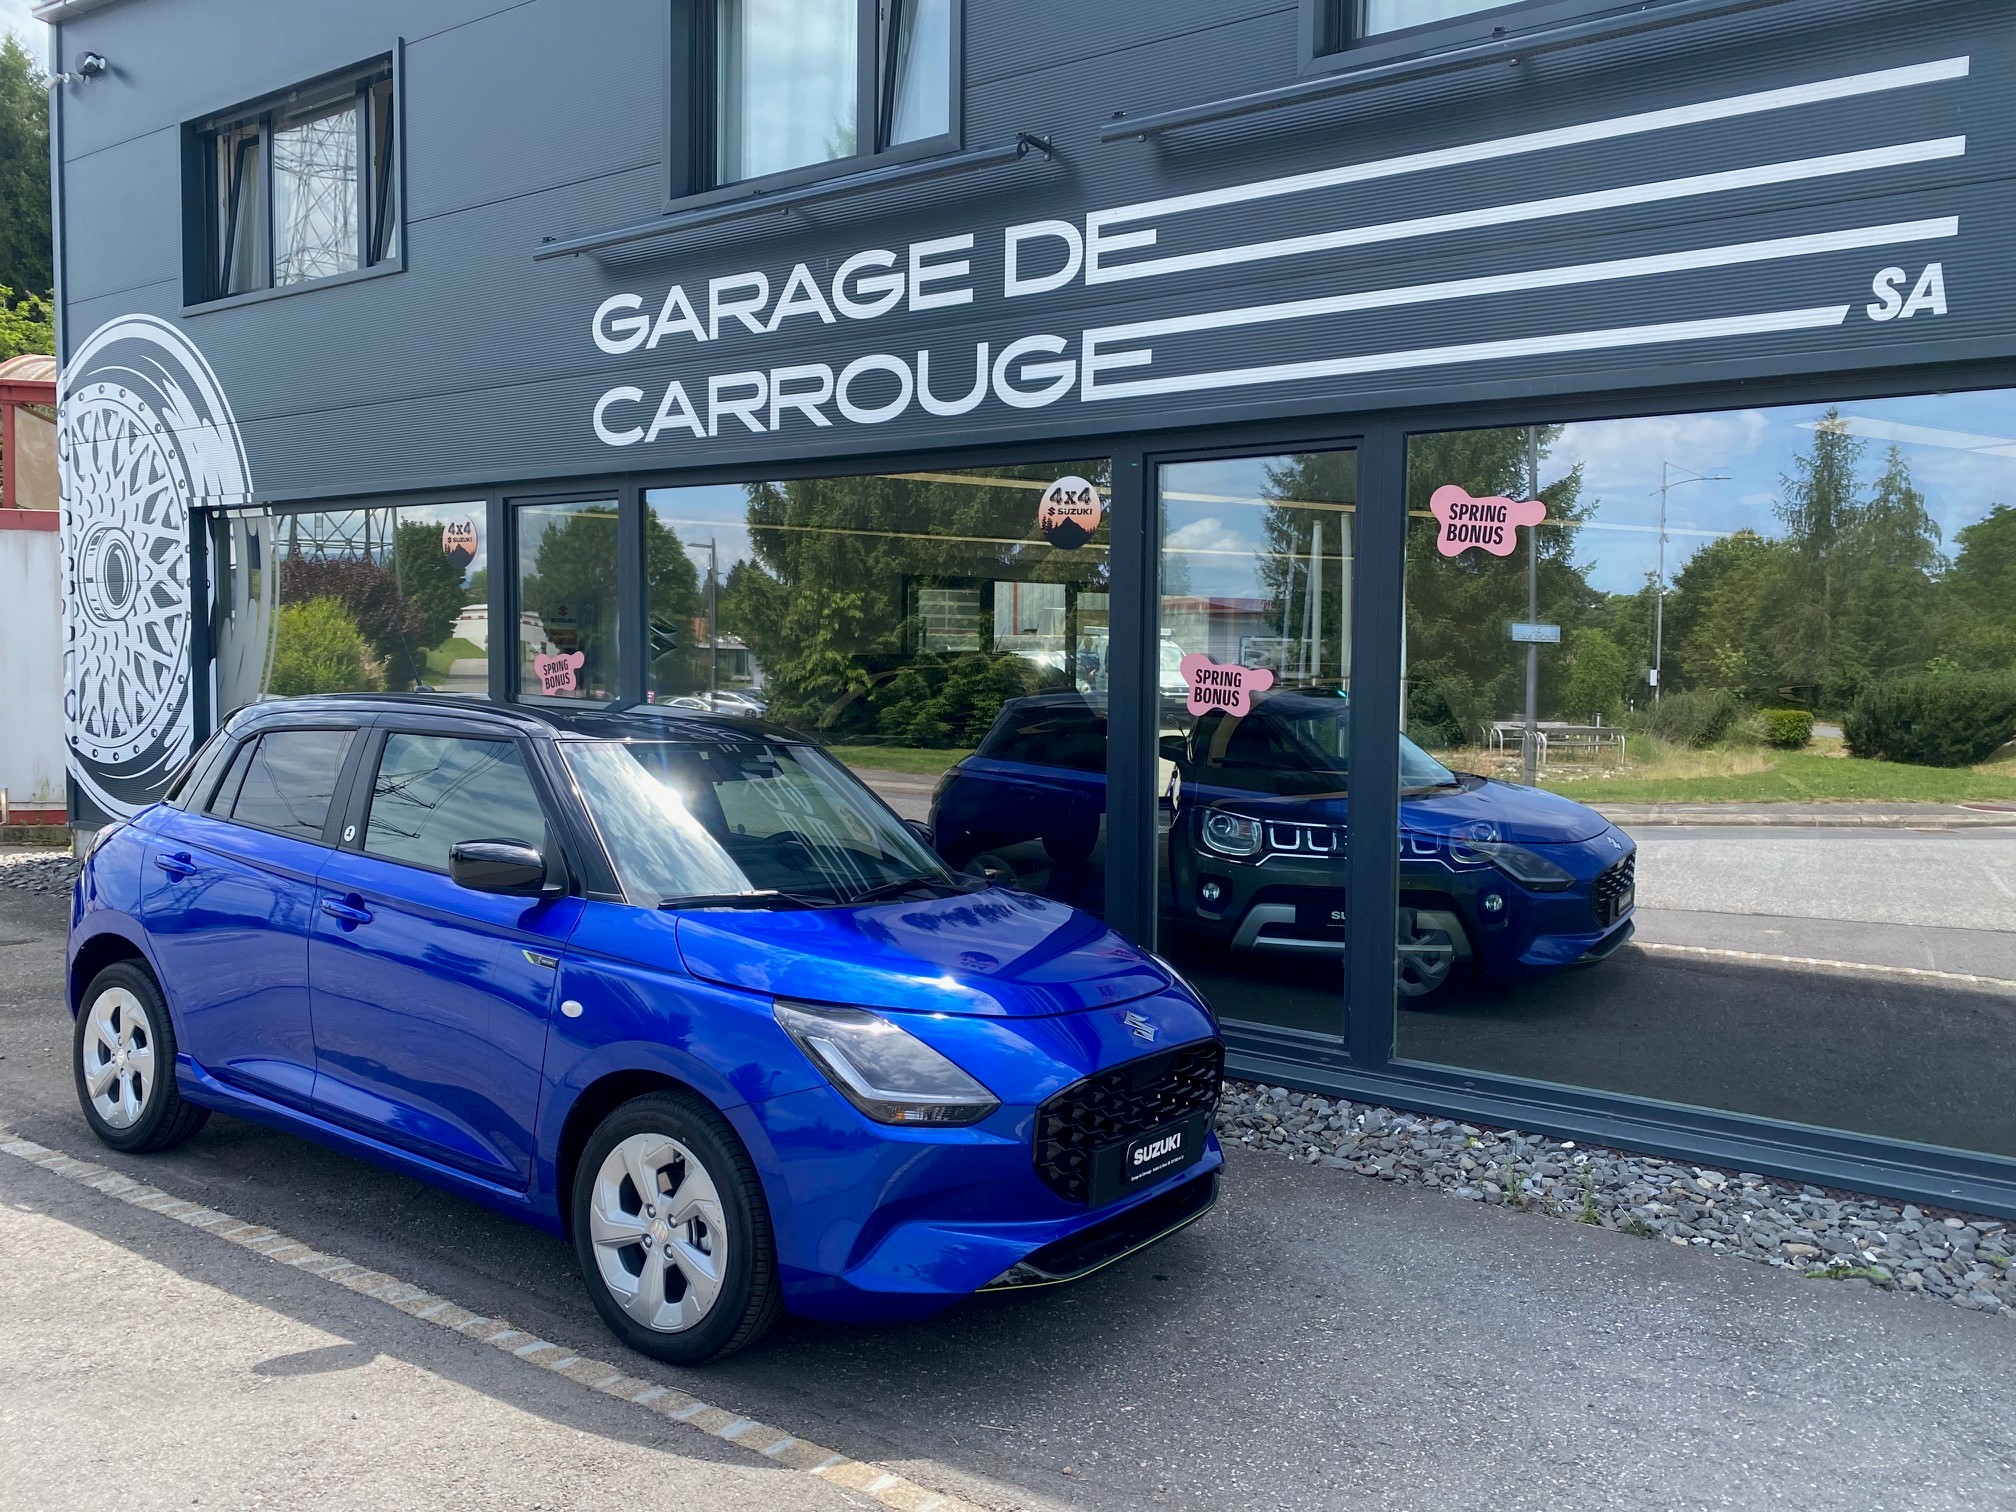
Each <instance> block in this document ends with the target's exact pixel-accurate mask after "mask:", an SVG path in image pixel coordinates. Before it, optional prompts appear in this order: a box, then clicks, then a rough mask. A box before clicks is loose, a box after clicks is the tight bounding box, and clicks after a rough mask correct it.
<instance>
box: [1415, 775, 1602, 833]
mask: <svg viewBox="0 0 2016 1512" xmlns="http://www.w3.org/2000/svg"><path fill="white" fill-rule="evenodd" d="M1400 827H1401V828H1402V829H1403V830H1408V831H1411V832H1412V833H1414V834H1417V835H1439V836H1443V837H1445V838H1446V837H1448V836H1451V835H1456V836H1460V837H1461V838H1464V839H1469V840H1510V841H1512V842H1513V843H1514V844H1518V845H1570V844H1574V843H1576V842H1578V841H1582V840H1594V839H1595V838H1596V837H1597V836H1598V835H1600V834H1602V833H1603V831H1604V830H1606V829H1608V828H1609V827H1610V821H1609V820H1607V819H1605V818H1604V817H1603V816H1602V815H1601V814H1599V813H1597V812H1596V810H1594V809H1592V808H1588V807H1586V806H1584V805H1583V804H1580V803H1577V802H1575V801H1574V800H1573V799H1570V798H1563V797H1562V796H1561V795H1560V794H1559V793H1546V792H1542V791H1541V790H1540V789H1539V788H1530V787H1521V786H1519V785H1518V784H1517V783H1512V782H1490V781H1486V782H1483V783H1480V784H1478V785H1477V786H1476V787H1473V788H1470V789H1468V790H1467V791H1464V792H1461V793H1459V792H1455V791H1453V790H1451V791H1447V792H1443V791H1437V792H1432V793H1421V794H1418V795H1416V796H1414V797H1409V798H1403V799H1402V800H1401V801H1400ZM1487 827H1488V828H1489V829H1490V830H1491V831H1493V833H1490V834H1486V833H1485V829H1486V828H1487Z"/></svg>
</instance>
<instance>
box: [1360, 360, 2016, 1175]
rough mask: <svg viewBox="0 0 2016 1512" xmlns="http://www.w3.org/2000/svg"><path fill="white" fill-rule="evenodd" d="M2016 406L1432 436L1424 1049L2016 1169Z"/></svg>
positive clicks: (1418, 1049)
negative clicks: (2015, 1094) (1948, 1151)
mask: <svg viewBox="0 0 2016 1512" xmlns="http://www.w3.org/2000/svg"><path fill="white" fill-rule="evenodd" d="M2012 458H2016V392H2011V391H2007V390H2004V391H1997V392H1973V393H1968V392H1960V393H1948V394H1941V395H1928V396H1923V397H1915V398H1894V399H1879V400H1853V401H1849V400H1843V401H1842V402H1840V403H1838V404H1802V405H1795V406H1778V407H1770V408H1763V407H1759V408H1750V409H1738V410H1723V411H1714V412H1704V413H1691V414H1673V415H1659V416H1651V417H1645V418H1639V419H1626V420H1605V421H1583V422H1575V423H1571V424H1542V425H1534V426H1512V427H1506V428H1503V429H1497V430H1468V431H1452V432H1442V433H1437V434H1426V435H1415V436H1413V437H1412V438H1411V439H1410V441H1409V444H1408V459H1407V475H1408V482H1407V505H1408V514H1409V517H1410V518H1409V522H1408V542H1407V551H1406V560H1407V573H1406V626H1405V668H1404V682H1403V688H1402V694H1403V700H1404V701H1403V704H1402V708H1403V711H1404V712H1403V725H1404V729H1405V733H1406V741H1407V743H1406V746H1405V759H1404V760H1403V763H1402V776H1401V782H1402V790H1401V792H1400V795H1399V816H1400V839H1401V848H1400V875H1399V900H1398V905H1399V918H1398V920H1397V937H1398V940H1399V952H1398V970H1397V987H1396V995H1397V1000H1398V1005H1399V1007H1400V1008H1401V1009H1402V1010H1403V1011H1402V1012H1400V1013H1399V1014H1398V1016H1397V1026H1396V1032H1395V1051H1396V1054H1397V1055H1398V1057H1399V1058H1400V1059H1401V1060H1403V1061H1407V1062H1411V1063H1414V1064H1415V1065H1417V1066H1420V1067H1423V1068H1424V1069H1428V1068H1432V1074H1438V1075H1449V1074H1454V1075H1458V1076H1465V1075H1471V1074H1475V1073H1480V1072H1481V1073H1491V1074H1497V1075H1502V1076H1508V1077H1516V1078H1522V1079H1528V1080H1535V1081H1542V1082H1548V1083H1554V1084H1560V1085H1566V1086H1570V1087H1576V1088H1584V1089H1591V1090H1594V1091H1598V1092H1604V1093H1623V1094H1628V1095H1631V1096H1634V1097H1643V1098H1650V1099H1656V1100H1660V1101H1663V1102H1667V1103H1675V1104H1688V1105H1692V1106H1695V1107H1705V1108H1713V1109H1717V1110H1721V1111H1726V1112H1735V1113H1740V1114H1747V1115H1753V1116H1758V1117H1763V1118H1768V1119H1776V1120H1782V1121H1785V1122H1789V1123H1796V1124H1805V1125H1814V1126H1819V1127H1822V1128H1827V1129H1833V1130H1841V1131H1846V1132H1850V1133H1854V1134H1861V1135H1877V1136H1882V1137H1885V1138H1891V1139H1899V1140H1907V1141H1914V1142H1918V1143H1923V1144H1931V1145H1943V1146H1948V1147H1952V1148H1957V1149H1964V1150H1969V1151H1977V1152H1983V1153H1988V1154H1993V1155H2000V1156H2016V1107H2012V1104H2011V1102H2010V1100H2009V1098H2008V1097H2007V1095H2006V1082H2007V1068H2008V1067H2009V1065H2010V1064H2011V1063H2012V1061H2016V1014H2012V1012H2011V1004H2012V1002H2016V996H2012V994H2016V902H2012V899H2016V829H2011V828H2008V827H2007V825H2006V819H2007V816H2009V815H2011V814H2016V592H2012V584H2016V507H2012V505H2011V503H2010V502H2009V501H2011V500H2016V461H2012Z"/></svg>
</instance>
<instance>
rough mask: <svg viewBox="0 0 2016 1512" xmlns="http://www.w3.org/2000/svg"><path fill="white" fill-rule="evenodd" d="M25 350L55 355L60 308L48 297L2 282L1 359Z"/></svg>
mask: <svg viewBox="0 0 2016 1512" xmlns="http://www.w3.org/2000/svg"><path fill="white" fill-rule="evenodd" d="M24 352H40V353H42V354H43V355H45V356H54V355H55V352H56V312H55V311H54V310H53V309H52V308H51V307H50V305H49V301H48V300H46V299H40V298H37V297H36V296H35V295H33V294H19V295H17V294H16V293H15V292H14V291H13V290H12V289H10V288H8V287H7V285H6V284H4V283H0V362H5V361H6V360H7V359H8V358H9V357H19V356H20V355H21V354H22V353H24Z"/></svg>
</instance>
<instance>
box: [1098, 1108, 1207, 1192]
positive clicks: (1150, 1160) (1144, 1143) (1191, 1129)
mask: <svg viewBox="0 0 2016 1512" xmlns="http://www.w3.org/2000/svg"><path fill="white" fill-rule="evenodd" d="M1210 1137H1211V1115H1210V1114H1209V1113H1191V1114H1187V1115H1186V1116H1184V1117H1182V1118H1178V1119H1173V1120H1171V1121H1170V1122H1168V1123H1165V1124H1159V1125H1157V1126H1156V1127H1155V1128H1152V1129H1150V1130H1148V1132H1147V1133H1145V1134H1136V1135H1135V1136H1134V1137H1133V1138H1131V1139H1123V1140H1119V1141H1117V1142H1116V1143H1113V1144H1110V1145H1105V1146H1102V1147H1101V1148H1100V1149H1097V1150H1094V1151H1093V1152H1092V1181H1091V1205H1092V1206H1093V1207H1103V1206H1105V1205H1106V1204H1107V1203H1109V1202H1117V1201H1118V1200H1119V1199H1120V1198H1122V1197H1125V1196H1127V1195H1128V1194H1129V1193H1130V1192H1135V1191H1141V1190H1145V1189H1146V1188H1148V1187H1151V1186H1154V1185H1155V1184H1156V1183H1157V1182H1160V1181H1166V1180H1168V1179H1169V1178H1170V1177H1171V1176H1174V1175H1176V1174H1177V1173H1178V1172H1181V1171H1187V1170H1189V1169H1190V1168H1191V1167H1192V1166H1194V1165H1196V1164H1197V1162H1198V1161H1200V1160H1202V1159H1203V1158H1204V1146H1205V1143H1206V1142H1207V1141H1208V1140H1209V1139H1210Z"/></svg>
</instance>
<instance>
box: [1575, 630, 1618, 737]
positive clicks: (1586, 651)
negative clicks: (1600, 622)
mask: <svg viewBox="0 0 2016 1512" xmlns="http://www.w3.org/2000/svg"><path fill="white" fill-rule="evenodd" d="M1631 680H1632V676H1631V664H1630V662H1629V661H1628V660H1627V659H1626V657H1625V655H1624V651H1623V649H1622V648H1621V647H1620V646H1619V645H1618V644H1617V642H1616V641H1614V640H1612V639H1611V638H1610V637H1609V636H1608V635H1606V634H1605V633H1604V632H1603V631H1601V630H1598V629H1595V628H1594V627H1593V626H1592V627H1588V628H1585V629H1581V630H1577V631H1575V632H1574V634H1572V635H1570V636H1569V637H1568V687H1567V690H1566V691H1565V692H1564V693H1563V694H1562V695H1561V705H1562V708H1563V709H1564V710H1565V711H1566V713H1567V715H1568V717H1569V718H1570V719H1583V720H1586V719H1593V718H1598V717H1600V718H1602V719H1604V720H1606V721H1608V722H1610V723H1612V724H1614V723H1616V720H1617V716H1618V715H1619V714H1621V713H1622V712H1623V710H1624V696H1625V688H1626V685H1627V684H1629V683H1630V682H1631Z"/></svg>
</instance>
